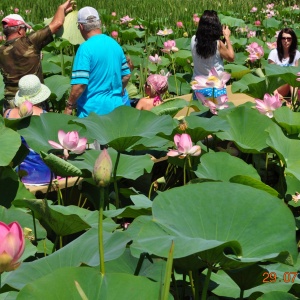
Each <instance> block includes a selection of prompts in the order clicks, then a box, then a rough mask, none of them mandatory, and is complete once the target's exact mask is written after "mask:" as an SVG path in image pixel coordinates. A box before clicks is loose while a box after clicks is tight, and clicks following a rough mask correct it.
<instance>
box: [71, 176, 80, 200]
mask: <svg viewBox="0 0 300 300" xmlns="http://www.w3.org/2000/svg"><path fill="white" fill-rule="evenodd" d="M79 179H80V176H78V177H77V179H76V181H75V183H74V185H73V186H72V189H71V192H70V199H72V197H73V192H74V188H75V186H76V185H77V183H78V181H79Z"/></svg>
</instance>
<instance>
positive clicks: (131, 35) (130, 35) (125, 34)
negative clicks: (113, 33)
mask: <svg viewBox="0 0 300 300" xmlns="http://www.w3.org/2000/svg"><path fill="white" fill-rule="evenodd" d="M120 34H121V35H122V39H123V40H127V41H133V40H135V39H137V38H142V37H144V36H145V31H139V30H136V29H134V28H129V29H125V30H120Z"/></svg>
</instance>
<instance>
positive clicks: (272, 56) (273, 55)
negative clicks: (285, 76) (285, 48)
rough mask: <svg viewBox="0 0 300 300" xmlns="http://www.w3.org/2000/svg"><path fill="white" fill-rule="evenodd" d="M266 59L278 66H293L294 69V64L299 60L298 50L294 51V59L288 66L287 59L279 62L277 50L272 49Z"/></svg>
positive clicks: (299, 53)
mask: <svg viewBox="0 0 300 300" xmlns="http://www.w3.org/2000/svg"><path fill="white" fill-rule="evenodd" d="M268 59H270V60H272V61H273V62H274V63H275V64H276V65H278V66H283V67H288V66H293V67H294V66H295V65H296V62H297V61H298V60H299V59H300V52H299V51H298V50H296V55H295V58H294V61H293V63H292V64H289V57H288V58H283V59H282V61H280V60H279V57H278V52H277V49H273V50H272V51H271V52H270V54H269V56H268Z"/></svg>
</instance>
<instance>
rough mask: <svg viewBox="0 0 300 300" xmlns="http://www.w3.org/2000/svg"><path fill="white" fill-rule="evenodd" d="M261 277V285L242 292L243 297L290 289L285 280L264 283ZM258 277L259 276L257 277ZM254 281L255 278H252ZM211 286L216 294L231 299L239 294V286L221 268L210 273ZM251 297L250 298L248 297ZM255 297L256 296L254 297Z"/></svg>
mask: <svg viewBox="0 0 300 300" xmlns="http://www.w3.org/2000/svg"><path fill="white" fill-rule="evenodd" d="M251 275H252V276H255V275H257V273H253V274H252V273H249V276H251ZM263 278H264V277H261V278H260V280H261V285H259V286H255V287H253V288H251V289H249V290H246V291H245V292H244V297H245V298H246V297H249V296H250V295H252V294H254V293H257V292H260V293H268V292H271V291H274V290H277V291H282V292H287V291H288V290H289V289H290V285H289V284H286V283H285V282H283V281H282V282H279V283H264V284H263V282H262V281H263ZM257 279H259V278H257ZM252 280H253V281H254V280H255V278H252ZM210 286H211V288H210V290H211V291H212V292H213V293H214V294H215V295H217V296H221V297H228V298H229V299H230V298H233V299H238V298H239V296H240V292H241V290H240V288H239V286H238V285H237V284H236V283H235V282H234V281H233V279H231V278H230V277H229V276H228V275H227V274H226V273H225V272H224V271H223V270H220V271H218V272H217V273H212V274H211V284H210ZM250 299H251V298H250ZM255 299H256V298H255Z"/></svg>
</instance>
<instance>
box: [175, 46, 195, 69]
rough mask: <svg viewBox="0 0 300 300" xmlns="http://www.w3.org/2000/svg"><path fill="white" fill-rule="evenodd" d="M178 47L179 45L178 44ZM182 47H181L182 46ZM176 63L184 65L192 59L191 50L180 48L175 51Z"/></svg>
mask: <svg viewBox="0 0 300 300" xmlns="http://www.w3.org/2000/svg"><path fill="white" fill-rule="evenodd" d="M177 47H178V46H177ZM180 49H181V48H180ZM174 58H175V63H176V64H177V65H180V66H184V65H186V64H187V62H188V61H190V62H191V61H192V53H191V50H190V49H189V50H179V51H178V52H175V53H174Z"/></svg>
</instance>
